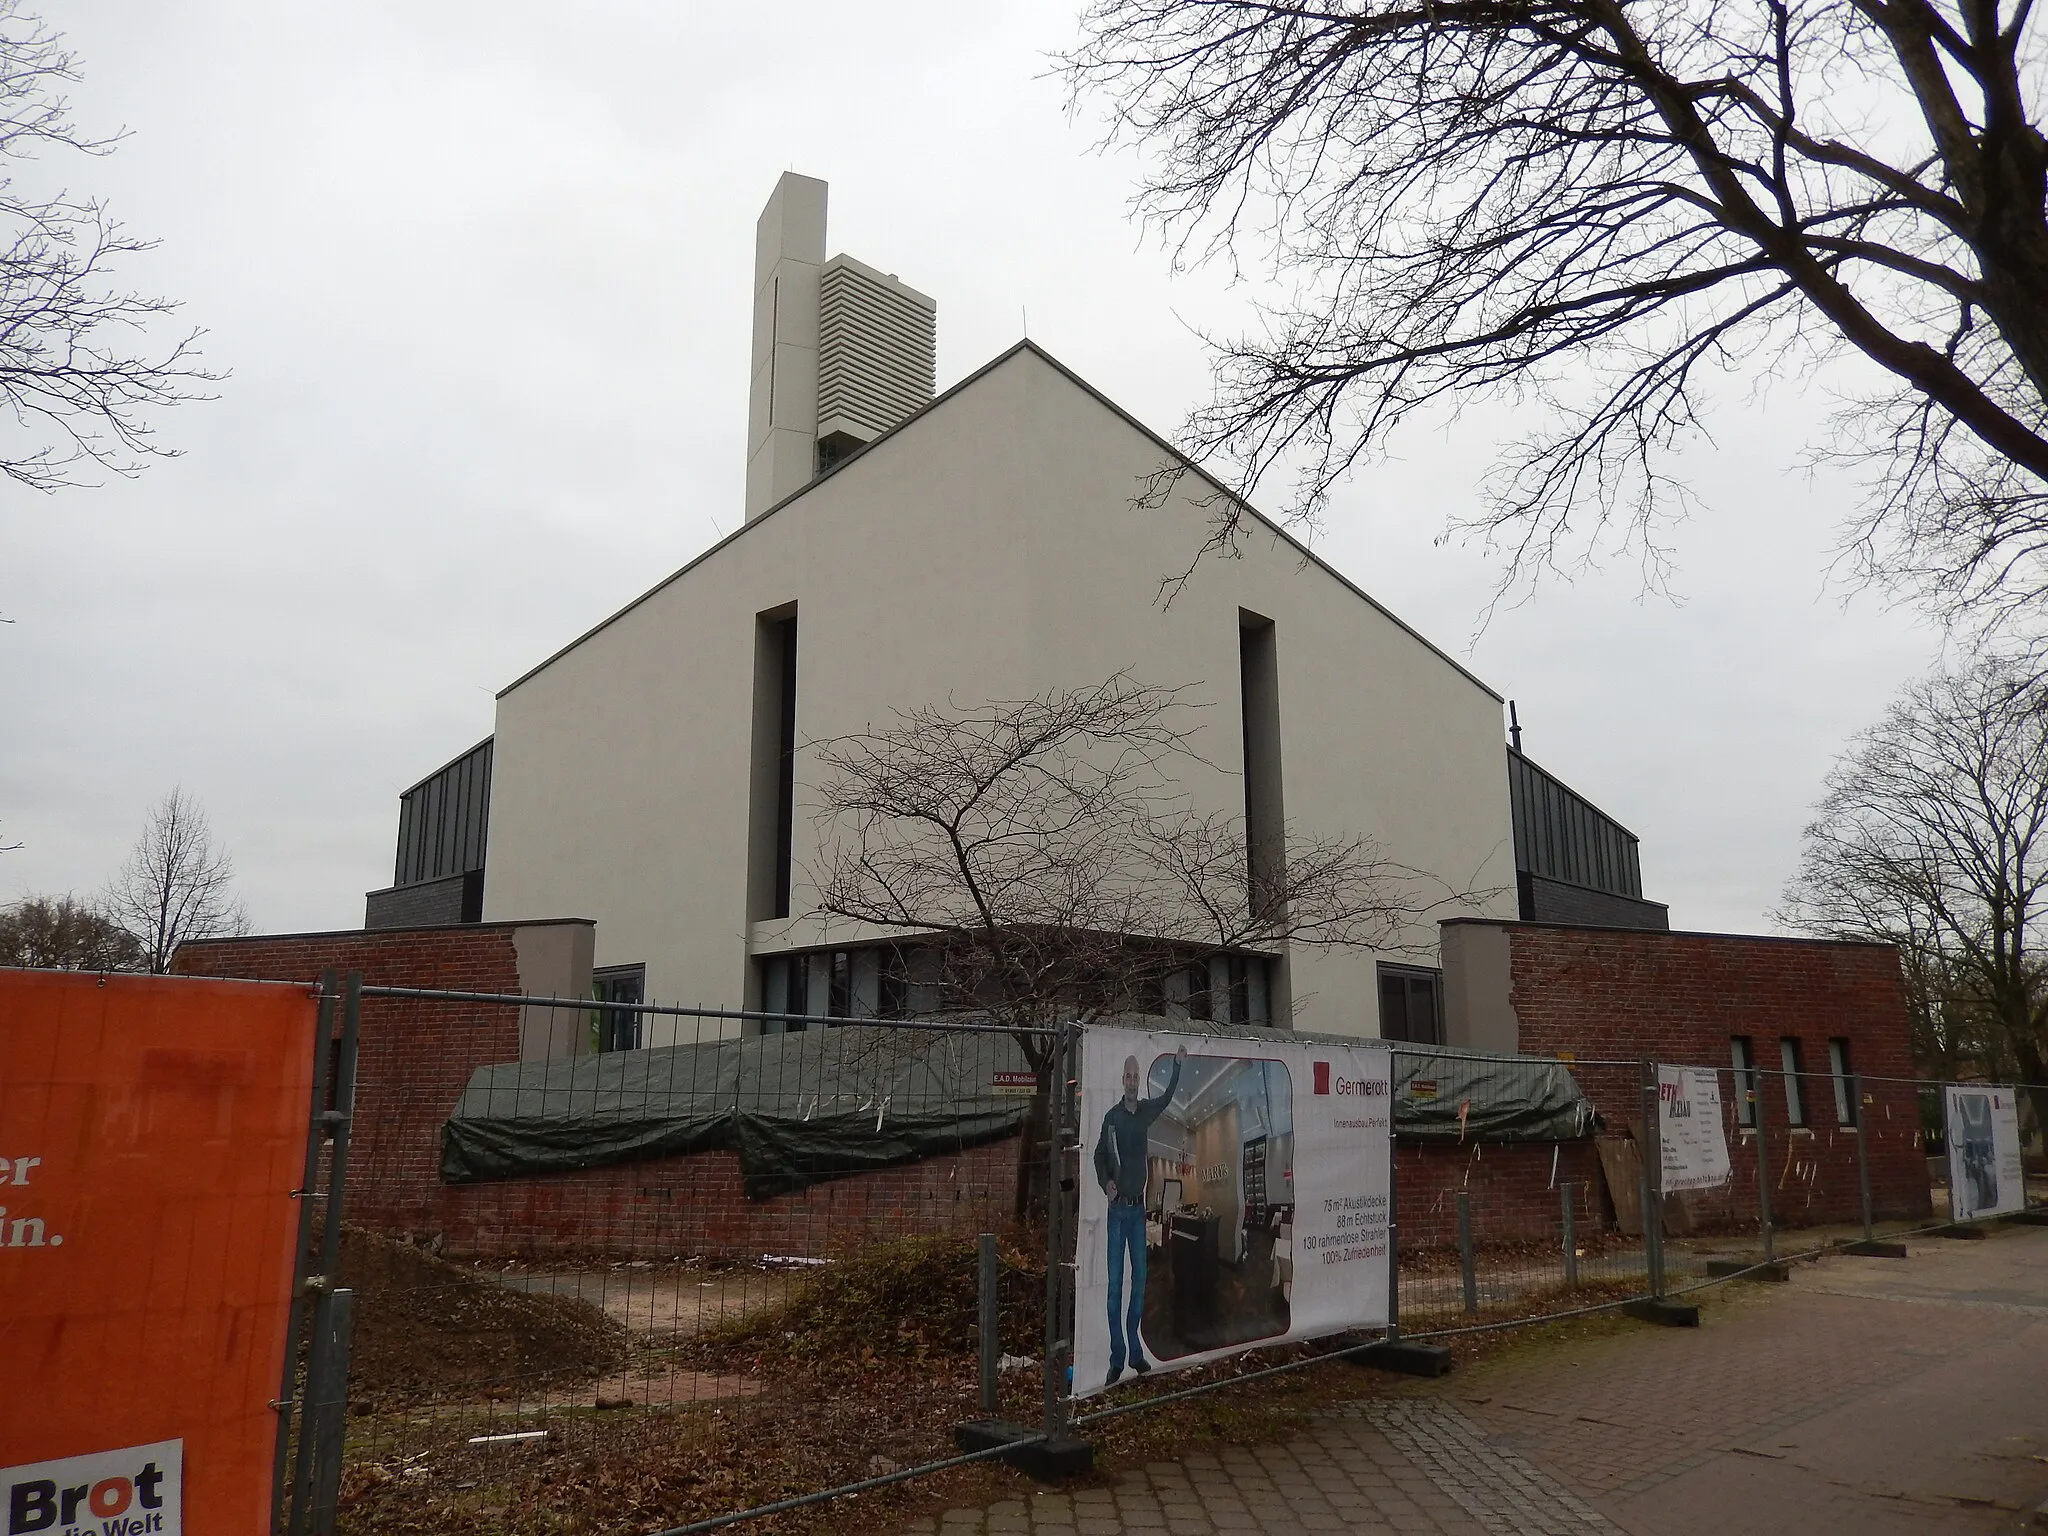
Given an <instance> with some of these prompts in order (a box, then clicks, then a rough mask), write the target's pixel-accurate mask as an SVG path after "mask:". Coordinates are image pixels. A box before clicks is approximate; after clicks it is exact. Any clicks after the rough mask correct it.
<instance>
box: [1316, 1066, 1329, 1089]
mask: <svg viewBox="0 0 2048 1536" xmlns="http://www.w3.org/2000/svg"><path fill="white" fill-rule="evenodd" d="M1315 1069H1316V1092H1317V1093H1328V1092H1329V1091H1330V1064H1329V1063H1328V1062H1327V1061H1319V1062H1317V1063H1315Z"/></svg>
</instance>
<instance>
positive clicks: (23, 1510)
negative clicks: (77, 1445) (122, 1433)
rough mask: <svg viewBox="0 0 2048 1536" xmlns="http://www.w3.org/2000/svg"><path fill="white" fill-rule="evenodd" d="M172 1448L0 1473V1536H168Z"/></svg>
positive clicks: (174, 1506) (173, 1495)
mask: <svg viewBox="0 0 2048 1536" xmlns="http://www.w3.org/2000/svg"><path fill="white" fill-rule="evenodd" d="M182 1449H183V1447H182V1445H181V1443H180V1442H178V1441H175V1440H172V1441H167V1442H165V1443H163V1444H161V1445H144V1446H136V1447H134V1448H132V1449H130V1450H126V1451H106V1452H102V1453H100V1454H98V1455H93V1456H74V1457H71V1458H70V1459H69V1460H67V1461H47V1462H42V1463H40V1464H38V1465H33V1466H26V1467H12V1468H9V1469H7V1470H5V1471H0V1491H4V1494H5V1498H6V1511H7V1528H6V1536H40V1533H48V1536H153V1533H163V1536H174V1533H176V1532H177V1531H178V1529H179V1525H180V1522H179V1519H178V1474H179V1460H180V1454H181V1452H182Z"/></svg>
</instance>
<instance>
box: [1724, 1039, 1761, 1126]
mask: <svg viewBox="0 0 2048 1536" xmlns="http://www.w3.org/2000/svg"><path fill="white" fill-rule="evenodd" d="M1728 1058H1729V1060H1730V1061H1732V1062H1733V1063H1734V1064H1735V1123H1736V1124H1737V1125H1740V1126H1744V1127H1748V1126H1753V1125H1755V1124H1756V1050H1755V1048H1754V1047H1753V1046H1752V1045H1751V1043H1750V1039H1749V1036H1747V1035H1730V1036H1729V1037H1728Z"/></svg>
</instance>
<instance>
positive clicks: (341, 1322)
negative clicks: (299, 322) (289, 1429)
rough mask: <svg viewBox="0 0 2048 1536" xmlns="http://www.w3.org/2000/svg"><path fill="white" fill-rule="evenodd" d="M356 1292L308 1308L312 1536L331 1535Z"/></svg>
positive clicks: (336, 1293) (324, 1298) (335, 1293)
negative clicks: (310, 1317)
mask: <svg viewBox="0 0 2048 1536" xmlns="http://www.w3.org/2000/svg"><path fill="white" fill-rule="evenodd" d="M354 1324H355V1293H354V1292H353V1291H350V1290H338V1291H329V1292H328V1293H327V1294H326V1295H325V1296H322V1297H321V1298H320V1304H319V1306H317V1307H315V1308H314V1309H313V1358H312V1363H311V1368H309V1369H308V1371H307V1373H306V1409H307V1418H308V1421H309V1423H310V1424H311V1425H312V1428H313V1435H312V1441H313V1444H312V1452H313V1508H312V1524H311V1529H312V1536H334V1514H335V1507H336V1505H337V1504H338V1503H339V1502H340V1499H341V1453H342V1445H343V1441H344V1437H345V1436H346V1433H347V1429H348V1350H349V1339H350V1335H351V1334H352V1332H353V1331H354Z"/></svg>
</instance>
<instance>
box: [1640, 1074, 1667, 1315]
mask: <svg viewBox="0 0 2048 1536" xmlns="http://www.w3.org/2000/svg"><path fill="white" fill-rule="evenodd" d="M1641 1097H1642V1109H1643V1143H1642V1145H1641V1146H1640V1147H1639V1148H1638V1149H1637V1151H1638V1152H1639V1154H1640V1156H1639V1158H1638V1161H1640V1162H1641V1163H1642V1165H1643V1179H1642V1184H1643V1266H1644V1268H1645V1269H1646V1270H1647V1271H1648V1272H1649V1282H1650V1298H1651V1300H1653V1301H1661V1300H1662V1299H1663V1296H1664V1126H1663V1121H1662V1119H1661V1116H1662V1114H1663V1112H1664V1111H1663V1106H1662V1105H1661V1104H1659V1103H1658V1102H1657V1066H1656V1063H1655V1062H1651V1061H1645V1062H1643V1064H1642V1095H1641Z"/></svg>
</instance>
